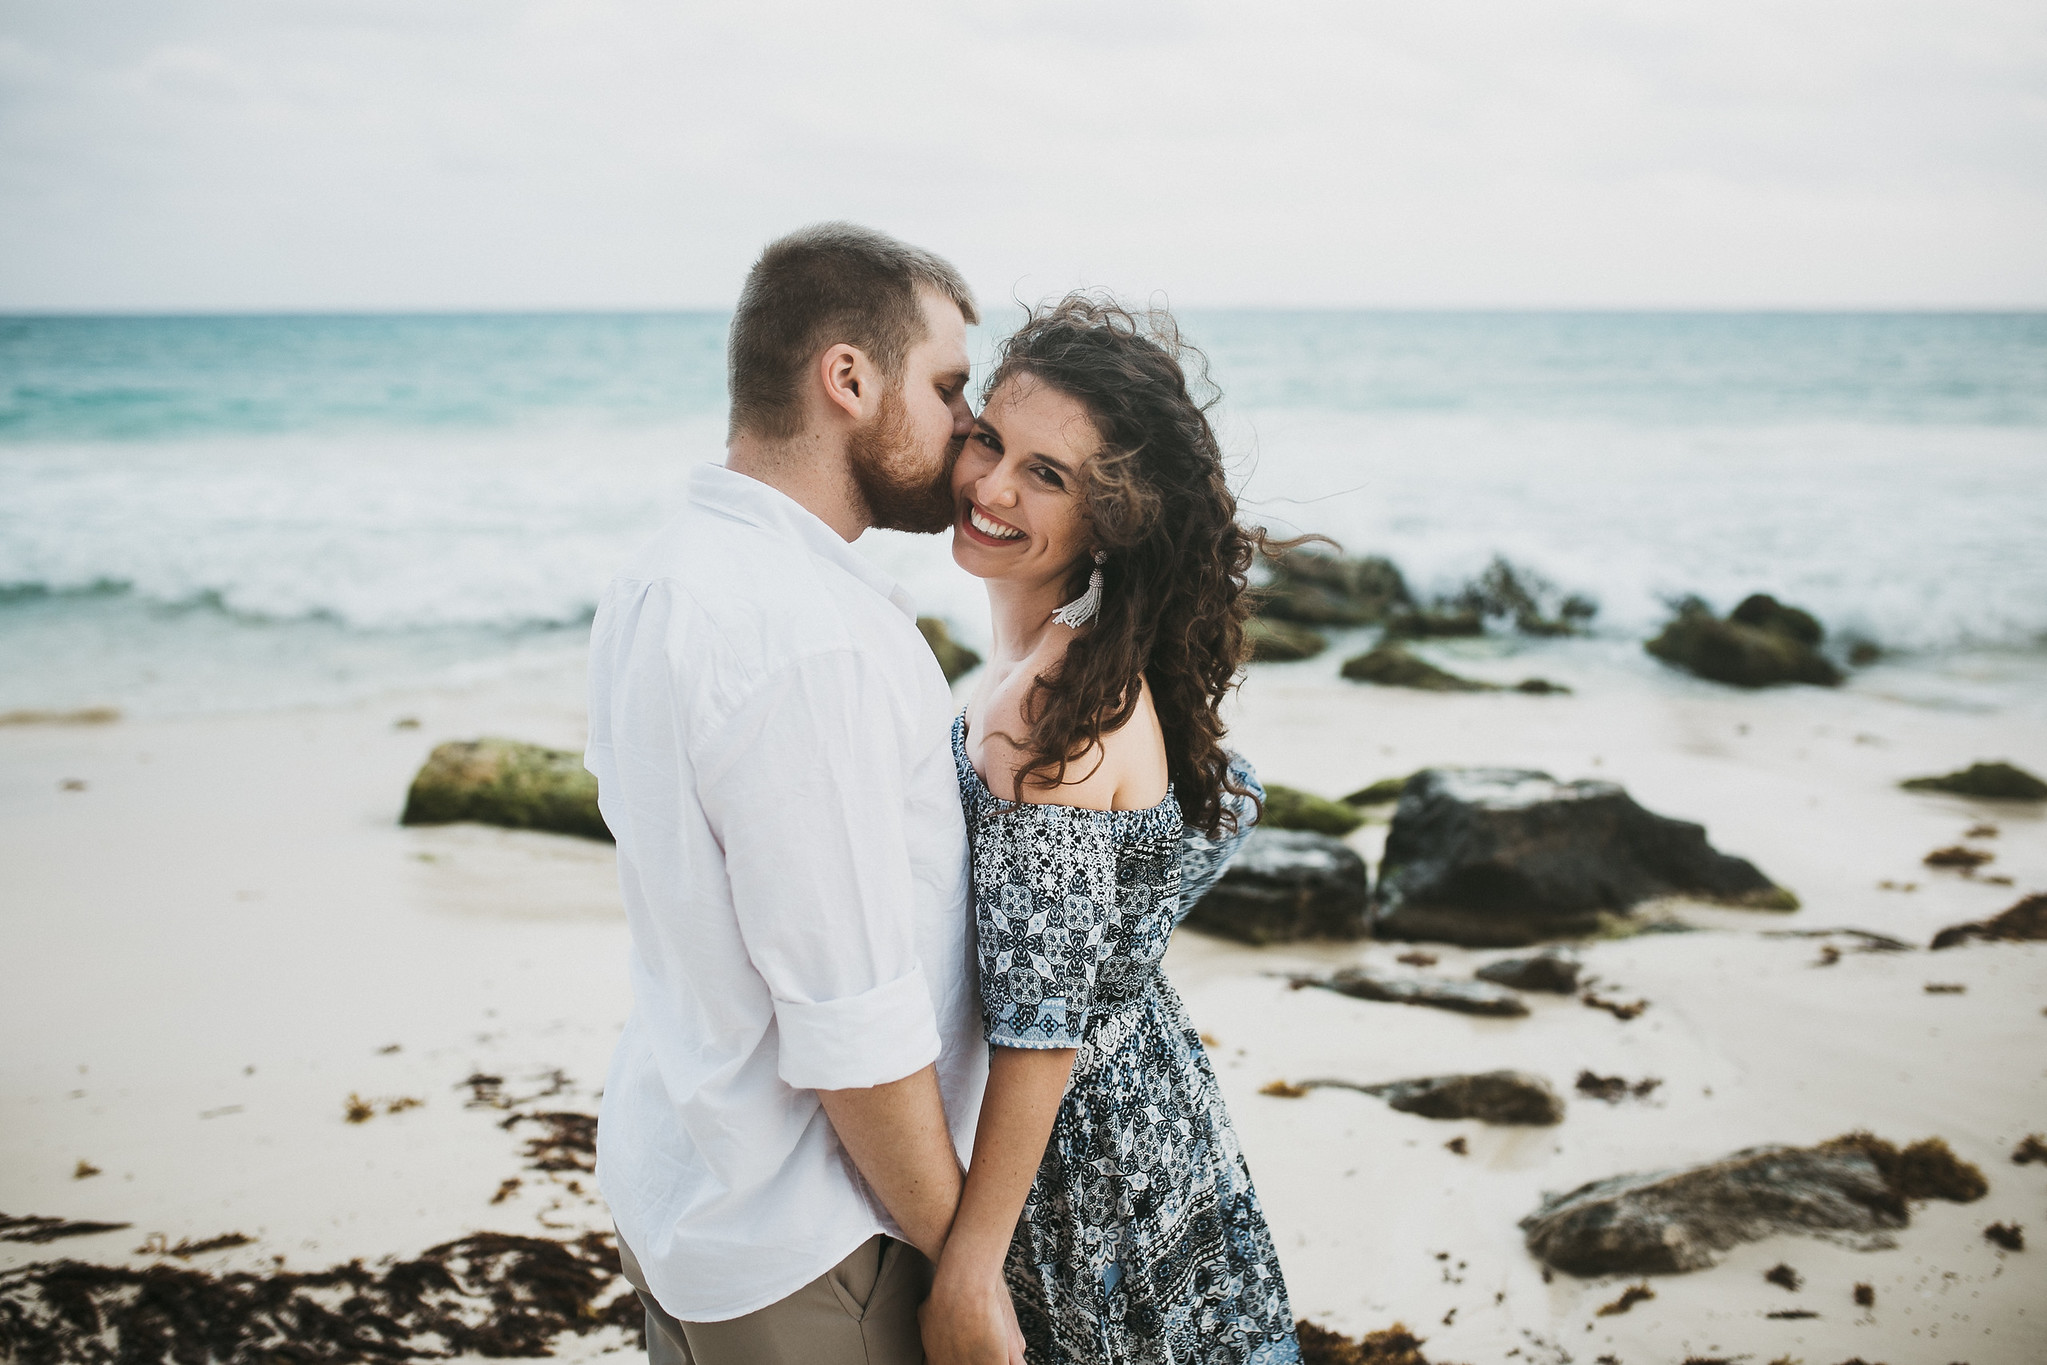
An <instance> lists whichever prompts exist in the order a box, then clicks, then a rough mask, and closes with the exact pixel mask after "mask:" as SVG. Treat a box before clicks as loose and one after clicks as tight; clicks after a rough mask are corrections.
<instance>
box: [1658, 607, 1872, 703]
mask: <svg viewBox="0 0 2047 1365" xmlns="http://www.w3.org/2000/svg"><path fill="white" fill-rule="evenodd" d="M1821 638H1822V632H1821V630H1820V624H1819V622H1818V621H1817V620H1815V619H1814V618H1813V616H1812V615H1811V613H1809V612H1805V611H1801V610H1799V609H1798V608H1797V607H1787V606H1785V605H1784V604H1783V603H1781V602H1779V601H1777V599H1776V598H1774V597H1769V596H1766V595H1764V594H1762V593H1757V594H1756V595H1755V596H1753V597H1749V598H1746V599H1744V600H1743V602H1742V604H1741V605H1740V606H1738V607H1736V608H1735V609H1734V610H1733V611H1732V612H1730V613H1729V614H1728V616H1727V619H1726V620H1724V621H1723V620H1721V619H1720V618H1719V617H1717V616H1715V615H1713V612H1712V609H1711V608H1709V607H1708V606H1707V605H1706V604H1705V603H1704V602H1701V601H1700V600H1699V599H1698V598H1696V597H1694V598H1688V599H1686V600H1685V601H1684V602H1681V603H1679V604H1678V609H1677V615H1676V616H1674V617H1672V618H1671V621H1670V623H1669V624H1668V625H1666V626H1665V627H1664V628H1663V633H1662V634H1660V635H1658V636H1657V637H1656V638H1655V639H1653V640H1651V641H1650V642H1649V643H1648V644H1647V645H1645V646H1643V648H1645V649H1647V650H1648V651H1649V652H1650V653H1651V654H1654V655H1655V656H1656V657H1657V658H1659V659H1661V660H1663V661H1664V662H1665V663H1669V664H1675V665H1676V666H1677V667H1679V668H1682V669H1686V670H1688V671H1689V672H1692V673H1696V674H1698V675H1699V676H1700V677H1702V678H1709V679H1711V680H1712V681H1714V682H1723V683H1730V684H1732V685H1734V686H1736V687H1768V686H1770V685H1771V684H1773V683H1794V682H1795V683H1812V684H1814V685H1816V686H1820V687H1834V686H1837V685H1839V683H1840V681H1841V670H1840V669H1838V668H1836V667H1834V665H1833V664H1832V663H1831V662H1830V661H1829V660H1828V659H1827V658H1826V656H1825V655H1823V654H1821V653H1820V652H1819V644H1820V640H1821Z"/></svg>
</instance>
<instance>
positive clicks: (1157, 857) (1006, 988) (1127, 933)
mask: <svg viewBox="0 0 2047 1365" xmlns="http://www.w3.org/2000/svg"><path fill="white" fill-rule="evenodd" d="M952 745H953V760H954V762H955V763H956V764H957V766H958V769H959V782H960V795H961V799H962V801H963V802H964V803H965V806H966V814H967V832H968V838H969V841H970V843H971V846H972V850H973V886H974V892H973V898H974V920H975V929H976V935H977V941H978V950H979V956H980V969H981V1012H982V1022H983V1025H984V1027H985V1028H986V1031H987V1034H988V1041H989V1042H990V1043H992V1044H994V1045H995V1046H997V1047H1027V1048H1060V1047H1070V1048H1075V1049H1077V1050H1078V1051H1077V1055H1076V1056H1075V1058H1074V1063H1073V1078H1072V1081H1071V1082H1070V1084H1069V1085H1068V1087H1067V1090H1066V1097H1065V1099H1064V1100H1063V1101H1062V1102H1061V1104H1060V1107H1059V1116H1058V1118H1057V1119H1056V1120H1055V1121H1054V1123H1053V1125H1052V1140H1051V1143H1050V1144H1049V1145H1048V1146H1047V1148H1046V1150H1045V1160H1044V1163H1043V1164H1042V1165H1041V1166H1040V1167H1039V1168H1038V1175H1037V1179H1036V1180H1035V1181H1034V1182H1033V1184H1032V1186H1031V1192H1030V1196H1029V1198H1028V1199H1027V1200H1026V1201H1025V1204H1024V1210H1023V1216H1022V1218H1021V1219H1020V1220H1019V1221H1018V1223H1017V1230H1016V1236H1015V1238H1014V1239H1013V1240H1012V1241H1011V1243H1010V1247H1009V1259H1008V1263H1007V1266H1006V1274H1007V1278H1008V1282H1009V1289H1010V1293H1011V1294H1012V1296H1013V1297H1014V1299H1015V1301H1016V1310H1017V1318H1018V1321H1019V1323H1020V1325H1021V1326H1022V1328H1023V1333H1024V1339H1025V1342H1026V1345H1027V1348H1028V1355H1029V1359H1030V1361H1031V1365H1190V1363H1191V1362H1198V1363H1199V1365H1288V1363H1290V1362H1296V1361H1298V1360H1299V1359H1300V1347H1299V1346H1298V1344H1297V1343H1296V1341H1295V1339H1294V1327H1293V1313H1292V1309H1291V1307H1290V1306H1289V1304H1288V1302H1287V1292H1286V1283H1285V1281H1284V1280H1283V1279H1281V1277H1280V1272H1279V1260H1278V1257H1277V1256H1276V1255H1275V1254H1274V1251H1273V1245H1272V1235H1271V1233H1270V1232H1269V1231H1268V1230H1267V1229H1266V1225H1265V1212H1264V1210H1263V1209H1262V1208H1261V1207H1260V1205H1259V1202H1258V1195H1257V1192H1256V1191H1255V1190H1253V1189H1252V1187H1251V1172H1250V1170H1249V1169H1248V1168H1247V1167H1246V1166H1245V1164H1244V1155H1243V1152H1242V1151H1241V1150H1240V1149H1239V1147H1238V1145H1237V1135H1236V1132H1235V1130H1234V1129H1232V1128H1231V1126H1230V1116H1229V1112H1228V1111H1227V1110H1226V1109H1225V1108H1224V1107H1223V1099H1222V1093H1221V1091H1220V1090H1219V1089H1218V1088H1217V1086H1216V1080H1215V1071H1214V1068H1212V1067H1211V1066H1210V1065H1209V1060H1208V1054H1207V1053H1206V1052H1205V1051H1204V1050H1203V1049H1202V1045H1201V1037H1200V1035H1199V1034H1198V1033H1197V1032H1196V1031H1195V1029H1194V1026H1193V1024H1191V1023H1190V1022H1188V1019H1187V1011H1186V1009H1185V1007H1184V1006H1183V1005H1181V1003H1180V997H1179V996H1178V995H1177V994H1175V993H1174V990H1173V988H1172V986H1171V984H1170V983H1168V982H1167V980H1166V978H1165V976H1164V974H1163V973H1162V972H1161V971H1160V970H1159V962H1160V959H1161V958H1163V957H1164V956H1165V951H1166V941H1167V939H1168V938H1170V937H1171V936H1172V932H1173V927H1174V926H1175V925H1176V924H1178V923H1179V921H1180V918H1181V916H1182V915H1183V914H1184V913H1185V908H1186V907H1187V906H1191V905H1192V904H1193V903H1194V901H1195V900H1196V899H1198V898H1199V897H1200V895H1201V893H1202V892H1203V891H1206V890H1207V889H1208V887H1209V886H1210V885H1211V884H1213V883H1214V881H1215V879H1216V878H1217V877H1219V876H1221V875H1222V870H1223V868H1224V867H1225V866H1226V865H1227V864H1228V862H1229V859H1230V857H1231V856H1232V855H1233V854H1235V852H1236V850H1237V847H1238V846H1239V845H1240V844H1241V843H1242V841H1243V838H1244V836H1245V834H1247V833H1248V832H1249V830H1250V826H1251V803H1250V802H1249V801H1248V800H1244V799H1242V798H1238V799H1237V807H1238V809H1239V812H1240V815H1241V820H1240V825H1239V829H1238V831H1237V832H1236V833H1234V834H1231V833H1227V832H1226V833H1225V835H1224V836H1223V837H1222V838H1221V839H1209V838H1207V837H1205V836H1203V835H1201V834H1200V833H1198V832H1197V831H1193V830H1189V829H1187V828H1185V827H1184V826H1183V825H1182V823H1181V818H1180V807H1179V804H1178V801H1177V799H1176V797H1175V795H1174V793H1173V792H1172V791H1170V790H1168V791H1167V793H1166V796H1165V799H1164V800H1162V801H1160V802H1159V804H1158V805H1156V806H1153V807H1152V808H1150V809H1149V810H1141V811H1092V810H1081V809H1079V808H1077V807H1073V806H1053V805H1033V804H1019V803H1016V802H1011V801H1004V800H1001V799H1000V798H998V797H996V796H995V795H994V794H993V793H991V792H990V791H989V790H988V787H987V785H986V784H985V783H984V782H983V781H982V780H981V778H980V775H979V774H978V773H976V772H975V770H974V766H973V764H972V763H971V762H969V761H968V759H967V750H966V717H965V716H964V715H962V716H960V717H958V718H957V719H955V720H954V722H953V732H952ZM1236 764H1237V767H1236V771H1237V772H1238V773H1239V774H1240V775H1241V776H1242V777H1244V778H1245V779H1246V781H1247V782H1248V783H1250V784H1251V785H1254V786H1255V783H1256V778H1255V777H1254V776H1252V774H1251V771H1250V769H1249V766H1248V765H1245V764H1244V763H1243V760H1242V759H1238V760H1236Z"/></svg>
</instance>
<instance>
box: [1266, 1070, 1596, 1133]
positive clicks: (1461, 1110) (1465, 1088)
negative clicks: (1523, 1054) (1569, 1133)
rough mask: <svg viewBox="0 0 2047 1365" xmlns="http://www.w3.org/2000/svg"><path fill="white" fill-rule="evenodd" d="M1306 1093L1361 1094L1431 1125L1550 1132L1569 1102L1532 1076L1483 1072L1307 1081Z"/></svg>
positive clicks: (1561, 1120) (1304, 1082) (1506, 1072)
mask: <svg viewBox="0 0 2047 1365" xmlns="http://www.w3.org/2000/svg"><path fill="white" fill-rule="evenodd" d="M1301 1088H1302V1089H1303V1090H1331V1089H1335V1090H1357V1091H1361V1092H1363V1093H1364V1094H1367V1095H1376V1096H1378V1097H1379V1098H1380V1099H1382V1100H1384V1101H1386V1104H1387V1107H1388V1108H1392V1109H1398V1110H1400V1111H1401V1112H1402V1113H1404V1114H1419V1115H1421V1116H1422V1117H1423V1118H1425V1119H1477V1120H1478V1121H1479V1122H1480V1123H1494V1124H1523V1125H1529V1126H1532V1127H1538V1128H1547V1127H1549V1126H1550V1125H1551V1124H1557V1123H1562V1122H1563V1121H1564V1101H1563V1097H1562V1096H1560V1095H1558V1094H1557V1092H1556V1091H1554V1090H1552V1089H1550V1084H1549V1082H1548V1081H1546V1080H1544V1079H1543V1078H1542V1077H1540V1076H1531V1075H1530V1074H1529V1073H1527V1072H1526V1071H1481V1072H1478V1073H1476V1074H1474V1075H1461V1076H1417V1077H1415V1078H1414V1079H1413V1080H1406V1081H1383V1082H1381V1083H1380V1084H1378V1085H1359V1084H1358V1083H1357V1082H1356V1081H1302V1082H1301Z"/></svg>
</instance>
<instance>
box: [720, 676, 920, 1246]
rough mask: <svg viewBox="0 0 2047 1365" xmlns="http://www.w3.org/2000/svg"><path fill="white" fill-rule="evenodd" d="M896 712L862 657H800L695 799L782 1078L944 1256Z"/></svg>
mask: <svg viewBox="0 0 2047 1365" xmlns="http://www.w3.org/2000/svg"><path fill="white" fill-rule="evenodd" d="M895 705H896V699H895V697H894V689H893V687H892V685H891V681H890V679H889V677H888V676H887V675H886V674H885V672H884V671H882V670H881V669H880V668H878V667H877V666H876V664H875V661H874V660H873V659H871V658H868V657H866V656H864V655H862V654H860V653H857V652H855V651H852V650H844V649H841V650H830V651H826V652H823V653H821V654H818V655H815V656H811V657H809V658H806V659H803V660H800V661H798V662H797V663H795V664H792V665H790V666H788V667H786V668H784V669H783V670H781V671H780V672H779V673H777V674H775V675H773V676H771V677H769V678H767V679H765V680H763V681H762V682H761V683H760V684H759V685H758V686H757V688H756V690H755V692H754V695H753V696H752V697H751V698H750V699H749V701H748V703H747V704H746V705H745V706H743V707H741V708H740V709H739V710H738V711H736V712H735V713H734V714H733V715H732V717H731V718H730V719H729V720H728V721H727V722H726V723H725V724H724V726H723V727H722V729H721V731H720V733H719V736H718V739H717V741H716V742H714V743H712V744H708V745H706V746H705V751H704V753H703V755H702V758H701V759H700V762H699V765H698V773H699V792H700V794H701V795H702V798H703V802H704V810H705V814H706V816H707V818H708V819H709V821H710V824H711V828H712V831H713V833H714V834H715V835H716V836H717V837H718V839H719V842H720V844H721V845H722V846H723V849H724V853H725V872H726V877H727V881H728V884H729V885H730V887H731V891H732V905H733V910H734V913H735V915H736V917H737V921H738V929H739V933H740V936H741V938H742V940H743V941H744V943H745V945H746V952H747V957H748V959H749V960H750V961H751V962H752V964H753V966H754V968H755V970H757V971H758V972H759V973H760V976H761V980H762V982H763V984H765V985H766V986H767V988H768V992H769V995H770V997H771V998H772V1000H773V1003H774V1011H775V1023H776V1029H777V1033H778V1035H779V1037H778V1042H779V1058H778V1060H777V1063H776V1072H777V1074H778V1075H779V1076H780V1077H781V1079H782V1081H783V1082H784V1083H785V1084H787V1085H788V1086H790V1087H791V1088H792V1089H795V1090H811V1091H815V1092H817V1094H818V1096H819V1098H820V1100H821V1102H822V1103H823V1105H824V1109H825V1115H826V1117H827V1118H828V1119H829V1120H830V1121H831V1124H832V1127H833V1129H834V1130H835V1131H836V1132H837V1134H838V1136H839V1141H840V1143H841V1144H842V1145H843V1146H844V1147H845V1149H846V1152H847V1154H848V1155H849V1156H851V1157H852V1159H853V1165H854V1166H855V1168H856V1169H858V1170H859V1172H860V1174H861V1176H862V1177H863V1178H864V1179H865V1180H866V1182H867V1185H868V1187H869V1189H870V1190H871V1191H872V1192H873V1194H874V1196H875V1197H876V1198H878V1199H879V1200H880V1202H881V1204H882V1206H883V1207H884V1208H886V1209H887V1210H888V1212H889V1214H890V1215H891V1216H892V1217H893V1218H894V1219H895V1221H896V1224H897V1226H898V1227H899V1228H901V1230H902V1232H903V1235H904V1236H905V1237H906V1238H907V1239H908V1240H909V1241H910V1242H911V1243H912V1244H913V1245H915V1246H917V1247H918V1248H919V1249H920V1250H922V1251H923V1252H924V1253H925V1254H926V1255H927V1256H930V1257H931V1258H932V1259H933V1260H936V1259H937V1256H938V1254H939V1252H940V1251H941V1250H942V1249H943V1247H944V1244H945V1236H946V1231H947V1229H948V1228H949V1227H950V1226H951V1223H952V1216H953V1210H954V1207H955V1206H956V1205H957V1203H958V1200H959V1190H960V1181H961V1175H960V1166H959V1158H958V1156H957V1155H956V1154H955V1152H954V1150H953V1145H952V1137H951V1134H950V1131H949V1130H948V1127H947V1125H946V1120H945V1111H944V1108H943V1104H942V1102H941V1099H940V1095H939V1088H938V1079H937V1072H936V1069H935V1066H934V1062H935V1059H936V1058H937V1057H938V1055H939V1051H940V1039H939V1035H938V1020H937V1016H936V1014H935V1013H934V1011H933V1008H932V1003H931V996H932V992H931V989H930V987H929V986H928V985H927V984H926V982H925V979H924V974H923V968H922V965H921V963H920V962H919V959H918V954H917V943H916V933H915V911H914V906H915V898H916V894H917V886H916V879H915V876H914V874H913V872H912V869H911V864H910V855H909V840H908V835H907V832H906V830H905V829H904V825H903V822H904V818H905V810H906V796H905V790H904V773H903V768H902V744H901V741H900V738H899V735H898V730H899V728H900V725H901V723H902V717H900V716H898V715H896V714H895V712H894V708H895Z"/></svg>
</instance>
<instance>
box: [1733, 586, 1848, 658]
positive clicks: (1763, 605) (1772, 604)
mask: <svg viewBox="0 0 2047 1365" xmlns="http://www.w3.org/2000/svg"><path fill="white" fill-rule="evenodd" d="M1727 619H1728V620H1730V621H1732V622H1734V623H1735V624H1736V625H1743V626H1752V627H1754V628H1755V629H1757V630H1766V631H1769V632H1770V633H1771V634H1773V635H1782V636H1783V637H1785V638H1786V639H1788V640H1796V641H1798V643H1800V644H1802V645H1809V646H1811V647H1812V648H1814V649H1817V648H1819V645H1820V641H1822V640H1824V639H1826V638H1827V632H1826V629H1825V627H1823V626H1821V625H1820V623H1819V618H1818V617H1816V616H1814V615H1813V614H1812V613H1811V612H1809V611H1806V610H1805V609H1803V608H1802V607H1792V606H1786V605H1785V604H1784V603H1782V602H1779V601H1778V600H1777V599H1776V598H1774V597H1772V596H1770V595H1769V594H1768V593H1766V592H1758V593H1751V594H1750V595H1749V596H1747V597H1744V598H1742V599H1741V605H1740V606H1738V607H1736V608H1735V609H1734V610H1733V611H1730V612H1728V613H1727Z"/></svg>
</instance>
